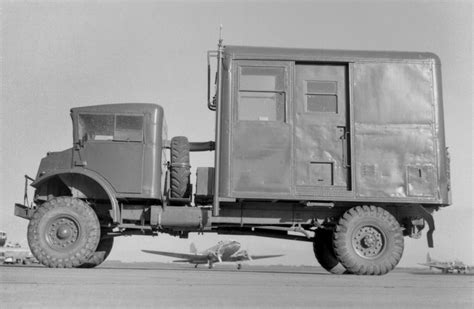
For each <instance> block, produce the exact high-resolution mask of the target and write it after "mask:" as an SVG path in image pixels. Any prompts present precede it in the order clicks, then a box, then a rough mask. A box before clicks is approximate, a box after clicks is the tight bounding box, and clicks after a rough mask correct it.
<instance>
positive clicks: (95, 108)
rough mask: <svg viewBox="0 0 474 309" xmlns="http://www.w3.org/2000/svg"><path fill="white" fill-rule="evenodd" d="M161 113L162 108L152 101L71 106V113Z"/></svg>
mask: <svg viewBox="0 0 474 309" xmlns="http://www.w3.org/2000/svg"><path fill="white" fill-rule="evenodd" d="M155 112H158V113H163V108H162V107H161V106H160V105H158V104H153V103H118V104H103V105H91V106H81V107H74V108H71V114H82V113H134V114H137V113H139V114H147V113H155Z"/></svg>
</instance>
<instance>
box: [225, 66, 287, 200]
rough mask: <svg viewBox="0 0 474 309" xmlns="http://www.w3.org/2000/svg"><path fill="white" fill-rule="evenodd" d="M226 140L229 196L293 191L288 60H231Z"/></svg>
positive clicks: (274, 194)
mask: <svg viewBox="0 0 474 309" xmlns="http://www.w3.org/2000/svg"><path fill="white" fill-rule="evenodd" d="M234 64H235V68H234V75H233V78H234V81H235V82H234V86H233V87H234V88H233V93H234V95H233V106H232V117H231V119H232V120H231V121H232V125H231V128H232V129H231V130H232V132H231V143H230V148H231V149H230V157H231V160H230V161H231V162H230V165H231V166H230V167H231V168H230V172H231V177H230V179H231V185H230V188H231V193H232V195H233V197H258V198H266V197H273V196H282V195H286V196H287V195H288V193H290V192H291V181H292V179H291V168H292V164H291V161H292V160H291V156H292V154H291V143H292V124H291V119H290V118H291V117H288V115H290V111H291V108H290V107H291V104H290V98H291V95H290V89H291V87H290V84H291V78H290V77H291V76H292V63H291V62H284V61H235V62H234Z"/></svg>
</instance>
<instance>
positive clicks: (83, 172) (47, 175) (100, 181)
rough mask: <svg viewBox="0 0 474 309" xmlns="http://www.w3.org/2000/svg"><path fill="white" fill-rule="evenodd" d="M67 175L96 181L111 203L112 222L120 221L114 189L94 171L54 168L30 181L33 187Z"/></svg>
mask: <svg viewBox="0 0 474 309" xmlns="http://www.w3.org/2000/svg"><path fill="white" fill-rule="evenodd" d="M68 175H82V176H85V177H86V178H89V179H90V180H92V181H94V182H96V183H97V184H98V185H99V186H100V187H101V188H102V189H103V190H104V192H105V193H106V194H107V197H108V199H109V201H110V204H111V205H112V220H113V222H114V223H118V222H120V210H119V205H118V202H117V199H116V197H115V196H116V194H115V190H114V189H113V187H112V186H111V185H110V183H109V182H108V181H107V180H105V179H104V178H103V177H102V176H101V175H99V174H98V173H96V172H93V171H90V170H87V169H84V168H80V167H77V168H72V169H62V170H54V171H51V172H47V173H45V174H42V175H40V176H39V177H38V178H37V179H36V180H35V181H33V182H32V183H31V186H32V187H34V188H39V187H41V185H43V184H45V183H46V182H47V181H49V180H51V179H52V178H53V177H56V176H59V177H60V178H61V177H65V176H66V177H67V176H68Z"/></svg>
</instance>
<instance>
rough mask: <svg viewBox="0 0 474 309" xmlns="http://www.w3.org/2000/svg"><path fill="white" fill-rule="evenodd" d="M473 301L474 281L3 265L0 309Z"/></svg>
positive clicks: (278, 270) (295, 270) (279, 270)
mask: <svg viewBox="0 0 474 309" xmlns="http://www.w3.org/2000/svg"><path fill="white" fill-rule="evenodd" d="M473 295H474V276H472V275H462V274H459V275H458V274H448V275H441V274H438V273H431V272H429V271H410V270H408V271H400V270H395V271H393V272H391V273H389V274H387V275H385V276H377V277H367V276H355V275H330V274H328V273H326V272H325V271H324V270H323V269H321V268H319V267H286V266H282V267H278V266H273V267H262V266H250V267H249V266H247V267H246V268H244V269H242V270H240V271H238V270H236V269H235V268H234V267H233V266H230V265H217V266H216V268H215V269H212V270H208V269H207V268H205V267H202V268H197V269H195V268H194V266H193V265H187V264H186V265H176V264H171V265H170V264H142V265H141V264H121V263H119V264H117V265H114V264H108V263H105V265H103V266H100V267H98V268H95V269H49V268H44V267H40V266H27V267H19V266H0V307H1V308H151V307H155V308H328V307H332V308H334V307H336V308H381V307H384V308H433V307H434V308H473V306H474V301H473V297H474V296H473Z"/></svg>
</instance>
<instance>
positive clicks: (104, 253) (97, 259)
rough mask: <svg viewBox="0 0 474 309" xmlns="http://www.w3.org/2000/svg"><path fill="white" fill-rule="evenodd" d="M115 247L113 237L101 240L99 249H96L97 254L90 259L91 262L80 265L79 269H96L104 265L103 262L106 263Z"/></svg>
mask: <svg viewBox="0 0 474 309" xmlns="http://www.w3.org/2000/svg"><path fill="white" fill-rule="evenodd" d="M104 234H105V233H104ZM113 246H114V238H113V237H105V238H101V240H100V241H99V245H97V249H95V252H94V253H93V254H92V256H91V257H90V258H89V260H88V261H87V262H86V263H84V264H82V265H80V266H79V268H94V267H96V266H98V265H100V264H102V262H104V261H105V259H107V257H108V256H109V254H110V251H112V247H113Z"/></svg>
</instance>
